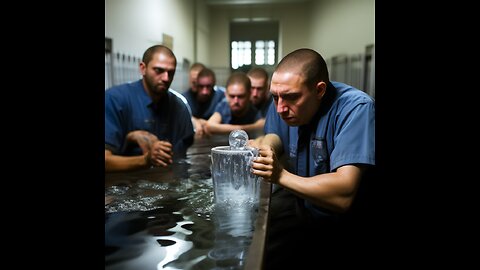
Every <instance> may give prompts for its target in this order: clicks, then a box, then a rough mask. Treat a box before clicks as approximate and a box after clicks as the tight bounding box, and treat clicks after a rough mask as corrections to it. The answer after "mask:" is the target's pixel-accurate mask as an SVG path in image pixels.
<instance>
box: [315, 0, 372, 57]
mask: <svg viewBox="0 0 480 270" xmlns="http://www.w3.org/2000/svg"><path fill="white" fill-rule="evenodd" d="M310 17H311V24H310V33H309V34H308V36H309V37H310V40H309V44H310V46H311V48H313V49H315V50H317V51H318V52H319V53H320V54H321V55H322V56H323V57H324V58H330V57H332V56H335V55H338V54H348V55H351V54H355V53H364V52H365V46H366V45H369V44H375V0H321V1H312V8H311V13H310Z"/></svg>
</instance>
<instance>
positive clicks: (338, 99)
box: [264, 82, 375, 216]
mask: <svg viewBox="0 0 480 270" xmlns="http://www.w3.org/2000/svg"><path fill="white" fill-rule="evenodd" d="M264 131H265V134H268V133H274V134H277V135H278V136H279V137H280V139H281V140H282V144H283V148H284V151H285V153H286V154H287V157H288V165H289V168H288V170H289V171H291V172H292V173H294V174H296V175H300V176H305V177H311V176H315V175H318V174H322V173H328V172H333V171H335V170H336V169H337V168H339V167H341V166H343V165H347V164H369V165H375V103H374V100H373V99H372V98H371V97H370V96H369V95H367V94H366V93H365V92H363V91H360V90H358V89H356V88H353V87H351V86H349V85H346V84H344V83H339V82H331V84H329V86H328V89H327V94H326V95H325V97H324V100H323V101H322V104H321V105H320V107H319V110H318V112H317V114H316V115H315V116H314V117H313V119H312V121H311V122H310V123H309V124H307V125H304V126H300V127H298V126H288V125H287V124H286V123H285V122H284V121H283V120H282V119H281V117H280V116H279V115H278V113H277V112H276V109H275V104H274V103H272V105H271V109H270V110H269V111H268V114H267V117H266V122H265V127H264ZM305 206H306V207H307V209H309V210H311V212H312V213H313V214H314V216H322V215H325V214H326V215H329V214H328V211H326V210H323V209H320V208H319V207H317V206H313V205H312V204H311V203H310V202H308V201H305Z"/></svg>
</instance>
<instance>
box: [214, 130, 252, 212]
mask: <svg viewBox="0 0 480 270" xmlns="http://www.w3.org/2000/svg"><path fill="white" fill-rule="evenodd" d="M247 141H248V135H247V133H246V132H245V131H243V130H234V131H232V132H231V133H230V136H229V144H230V145H229V146H217V147H214V148H212V149H211V157H212V180H213V187H214V189H213V191H214V197H215V207H227V208H242V207H245V208H248V207H253V206H256V205H257V204H258V201H259V197H260V179H259V178H258V176H256V175H254V174H253V173H252V172H251V163H252V160H253V158H255V157H257V156H258V149H256V148H252V147H249V146H247V145H246V144H247Z"/></svg>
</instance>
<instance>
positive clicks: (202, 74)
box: [197, 67, 217, 84]
mask: <svg viewBox="0 0 480 270" xmlns="http://www.w3.org/2000/svg"><path fill="white" fill-rule="evenodd" d="M202 77H212V78H213V84H215V83H216V82H217V79H216V78H215V73H214V72H213V70H211V69H209V68H206V67H205V68H203V69H202V70H200V72H199V73H198V76H197V81H198V80H199V79H200V78H202Z"/></svg>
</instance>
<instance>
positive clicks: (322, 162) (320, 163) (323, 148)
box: [310, 137, 329, 174]
mask: <svg viewBox="0 0 480 270" xmlns="http://www.w3.org/2000/svg"><path fill="white" fill-rule="evenodd" d="M310 153H311V155H312V156H311V158H312V159H313V163H314V166H315V174H321V173H326V172H328V167H329V158H328V151H327V141H326V140H325V139H323V138H319V137H315V138H313V139H312V140H311V141H310Z"/></svg>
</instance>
